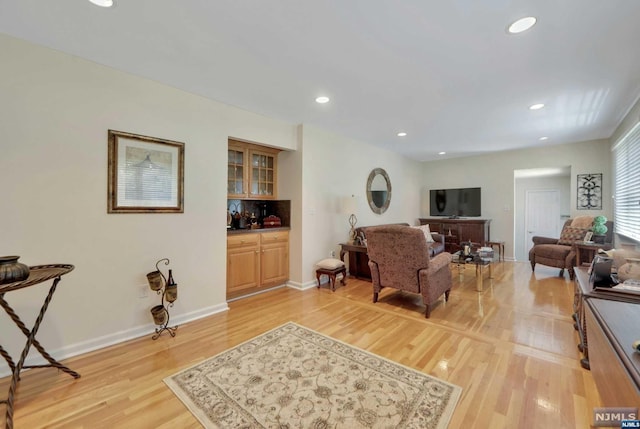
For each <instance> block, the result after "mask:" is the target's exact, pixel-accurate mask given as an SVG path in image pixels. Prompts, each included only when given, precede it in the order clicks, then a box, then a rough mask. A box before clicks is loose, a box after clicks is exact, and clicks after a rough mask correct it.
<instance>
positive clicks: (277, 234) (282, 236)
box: [262, 231, 289, 244]
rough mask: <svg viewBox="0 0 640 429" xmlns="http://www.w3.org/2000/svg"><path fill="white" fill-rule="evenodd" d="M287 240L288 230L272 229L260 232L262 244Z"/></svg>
mask: <svg viewBox="0 0 640 429" xmlns="http://www.w3.org/2000/svg"><path fill="white" fill-rule="evenodd" d="M287 241H289V231H274V232H263V233H262V244H268V243H284V242H287Z"/></svg>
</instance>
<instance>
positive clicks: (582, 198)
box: [576, 173, 602, 210]
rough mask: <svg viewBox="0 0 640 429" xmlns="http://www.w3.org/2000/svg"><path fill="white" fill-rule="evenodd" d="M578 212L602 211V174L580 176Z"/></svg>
mask: <svg viewBox="0 0 640 429" xmlns="http://www.w3.org/2000/svg"><path fill="white" fill-rule="evenodd" d="M577 191H578V192H577V204H576V208H577V209H578V210H602V173H596V174H578V189H577Z"/></svg>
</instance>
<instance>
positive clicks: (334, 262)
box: [316, 258, 344, 270]
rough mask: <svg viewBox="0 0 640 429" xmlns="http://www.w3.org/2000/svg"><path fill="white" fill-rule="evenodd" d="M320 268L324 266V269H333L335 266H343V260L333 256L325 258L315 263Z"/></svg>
mask: <svg viewBox="0 0 640 429" xmlns="http://www.w3.org/2000/svg"><path fill="white" fill-rule="evenodd" d="M316 265H317V266H318V267H320V268H324V269H325V270H335V269H336V268H339V267H343V266H344V262H342V261H341V260H340V259H335V258H327V259H323V260H322V261H320V262H318V263H317V264H316Z"/></svg>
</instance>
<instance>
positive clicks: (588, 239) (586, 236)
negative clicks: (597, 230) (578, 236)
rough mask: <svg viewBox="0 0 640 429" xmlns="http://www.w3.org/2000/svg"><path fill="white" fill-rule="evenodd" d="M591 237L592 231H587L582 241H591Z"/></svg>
mask: <svg viewBox="0 0 640 429" xmlns="http://www.w3.org/2000/svg"><path fill="white" fill-rule="evenodd" d="M591 238H593V232H591V231H587V233H586V234H585V236H584V242H585V243H589V242H591Z"/></svg>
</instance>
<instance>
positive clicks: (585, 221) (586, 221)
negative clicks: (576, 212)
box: [571, 216, 593, 228]
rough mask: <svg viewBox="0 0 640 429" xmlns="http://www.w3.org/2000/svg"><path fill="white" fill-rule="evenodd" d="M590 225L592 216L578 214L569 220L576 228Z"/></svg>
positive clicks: (589, 226)
mask: <svg viewBox="0 0 640 429" xmlns="http://www.w3.org/2000/svg"><path fill="white" fill-rule="evenodd" d="M591 225H593V216H578V217H575V218H573V220H572V221H571V226H574V227H576V228H591Z"/></svg>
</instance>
